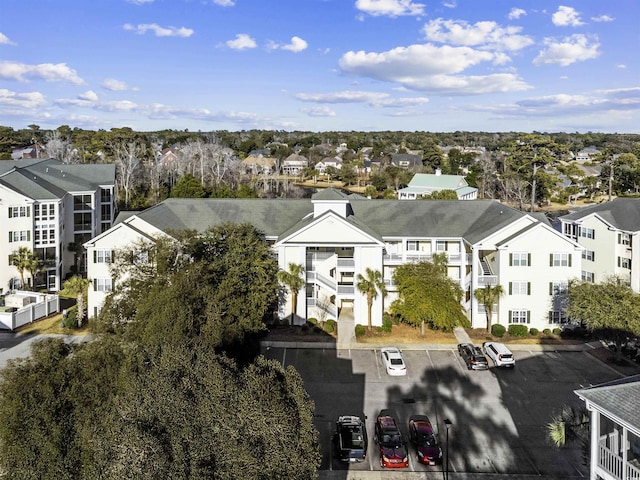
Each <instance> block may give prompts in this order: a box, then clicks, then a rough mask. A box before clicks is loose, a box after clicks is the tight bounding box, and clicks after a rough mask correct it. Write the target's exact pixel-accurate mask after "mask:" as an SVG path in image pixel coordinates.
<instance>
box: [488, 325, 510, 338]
mask: <svg viewBox="0 0 640 480" xmlns="http://www.w3.org/2000/svg"><path fill="white" fill-rule="evenodd" d="M506 332H507V329H506V328H504V325H500V324H499V323H496V324H494V325H491V335H493V336H494V337H498V338H502V337H504V334H505V333H506Z"/></svg>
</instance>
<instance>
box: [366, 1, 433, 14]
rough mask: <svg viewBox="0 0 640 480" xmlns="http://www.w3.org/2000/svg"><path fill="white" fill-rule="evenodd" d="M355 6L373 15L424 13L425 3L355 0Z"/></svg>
mask: <svg viewBox="0 0 640 480" xmlns="http://www.w3.org/2000/svg"><path fill="white" fill-rule="evenodd" d="M356 8H357V9H358V10H360V11H362V12H364V13H368V14H369V15H372V16H374V17H378V16H387V17H399V16H404V15H424V13H425V11H424V8H425V5H424V4H422V3H413V2H412V1H411V0H356Z"/></svg>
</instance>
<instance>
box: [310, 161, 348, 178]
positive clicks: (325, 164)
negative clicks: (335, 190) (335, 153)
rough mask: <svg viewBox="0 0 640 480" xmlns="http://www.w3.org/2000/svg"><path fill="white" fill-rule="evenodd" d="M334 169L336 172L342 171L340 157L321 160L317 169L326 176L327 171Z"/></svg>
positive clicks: (317, 164)
mask: <svg viewBox="0 0 640 480" xmlns="http://www.w3.org/2000/svg"><path fill="white" fill-rule="evenodd" d="M329 167H332V168H335V169H336V170H340V169H341V168H342V159H341V158H339V157H327V158H323V159H322V160H320V161H319V162H318V163H316V166H315V169H316V170H317V171H318V173H319V174H320V175H324V174H325V172H326V171H327V168H329Z"/></svg>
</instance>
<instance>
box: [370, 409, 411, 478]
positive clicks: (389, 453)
mask: <svg viewBox="0 0 640 480" xmlns="http://www.w3.org/2000/svg"><path fill="white" fill-rule="evenodd" d="M375 440H376V443H377V444H378V448H379V449H380V465H381V466H382V467H384V468H405V467H408V466H409V453H408V452H407V446H406V444H405V442H404V439H403V438H402V434H401V433H400V429H399V428H398V422H397V421H396V416H395V414H394V413H393V412H392V411H391V410H386V409H385V410H380V414H379V415H378V418H376V435H375Z"/></svg>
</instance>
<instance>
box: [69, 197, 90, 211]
mask: <svg viewBox="0 0 640 480" xmlns="http://www.w3.org/2000/svg"><path fill="white" fill-rule="evenodd" d="M73 210H74V211H76V212H77V211H79V210H91V195H74V197H73Z"/></svg>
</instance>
